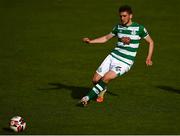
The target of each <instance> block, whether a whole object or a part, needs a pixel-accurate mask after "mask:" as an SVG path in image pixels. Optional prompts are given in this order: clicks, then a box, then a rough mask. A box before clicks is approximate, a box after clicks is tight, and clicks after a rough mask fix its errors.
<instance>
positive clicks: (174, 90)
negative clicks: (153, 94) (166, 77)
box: [156, 85, 180, 94]
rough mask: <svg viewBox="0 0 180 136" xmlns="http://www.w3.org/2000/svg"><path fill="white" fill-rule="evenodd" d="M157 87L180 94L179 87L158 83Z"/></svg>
mask: <svg viewBox="0 0 180 136" xmlns="http://www.w3.org/2000/svg"><path fill="white" fill-rule="evenodd" d="M156 88H159V89H162V90H165V91H168V92H172V93H177V94H180V90H179V89H175V88H173V87H171V86H165V85H158V86H156Z"/></svg>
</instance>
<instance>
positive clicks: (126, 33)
mask: <svg viewBox="0 0 180 136" xmlns="http://www.w3.org/2000/svg"><path fill="white" fill-rule="evenodd" d="M111 34H112V35H114V36H116V37H117V38H118V42H117V45H116V47H115V48H114V50H113V51H112V52H111V53H110V55H111V56H112V57H113V58H115V59H118V60H119V61H121V62H123V63H125V64H127V65H129V66H130V67H131V66H132V65H133V63H134V60H135V57H136V53H137V50H138V47H139V43H140V39H141V38H145V37H146V36H147V35H148V32H147V30H146V29H145V28H144V27H143V26H142V25H139V24H137V23H134V22H133V23H132V24H131V25H130V26H122V25H120V24H118V25H116V26H115V27H114V28H113V30H112V32H111ZM122 37H129V38H130V39H131V41H130V43H129V44H124V43H123V42H121V38H122Z"/></svg>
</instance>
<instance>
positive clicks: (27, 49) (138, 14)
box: [0, 0, 180, 134]
mask: <svg viewBox="0 0 180 136" xmlns="http://www.w3.org/2000/svg"><path fill="white" fill-rule="evenodd" d="M122 4H130V5H132V7H133V9H134V21H135V22H138V23H141V24H143V25H144V26H145V27H146V28H147V29H148V31H149V33H150V34H151V36H152V38H153V39H154V41H155V53H154V56H153V63H154V65H153V66H152V67H146V66H145V58H146V55H147V50H148V46H146V43H145V42H142V44H141V46H140V48H139V51H138V55H137V58H136V62H135V65H134V66H133V68H132V69H131V70H130V71H129V72H128V73H127V74H125V75H123V76H122V77H120V78H117V79H116V80H114V81H113V82H111V83H110V84H109V86H108V91H109V93H107V95H106V99H105V101H104V103H102V104H98V103H96V102H94V101H92V102H91V103H90V104H89V106H88V107H87V108H82V107H78V106H77V105H76V104H77V102H78V100H79V99H80V97H81V96H82V95H83V94H84V93H86V92H87V90H88V89H89V88H91V87H92V85H91V78H92V75H93V74H94V72H95V70H96V68H97V67H98V66H99V64H100V63H101V62H102V60H103V59H104V58H105V57H106V55H107V54H108V53H109V52H110V51H111V49H113V48H114V44H115V43H116V39H113V40H111V41H109V42H108V43H106V44H104V45H102V44H101V45H95V46H87V45H85V44H84V43H82V42H81V39H82V38H83V37H92V38H95V37H98V36H101V35H104V34H107V33H109V32H110V31H111V30H112V27H113V26H114V25H115V24H117V23H118V21H119V18H118V13H117V9H118V7H119V6H120V5H122ZM179 5H180V1H178V0H166V1H162V0H156V1H155V0H151V1H150V0H146V1H141V0H136V1H134V0H121V1H117V0H116V1H111V0H86V1H84V0H29V1H25V0H1V1H0V16H1V21H0V75H1V79H0V134H15V133H13V132H11V131H9V130H8V123H9V120H10V118H11V117H13V116H15V115H20V116H22V117H23V118H24V119H25V120H26V122H27V129H26V130H25V131H24V132H22V133H20V134H180V116H179V115H180V85H179V84H180V75H179V69H180V64H179V57H180V55H179V49H180V47H179V39H178V38H179V36H180V34H179V32H180V28H179V24H180V17H179V9H178V8H179Z"/></svg>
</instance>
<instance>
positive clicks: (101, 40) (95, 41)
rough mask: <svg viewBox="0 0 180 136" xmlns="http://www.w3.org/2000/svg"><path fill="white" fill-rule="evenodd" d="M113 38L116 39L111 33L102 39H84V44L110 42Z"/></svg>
mask: <svg viewBox="0 0 180 136" xmlns="http://www.w3.org/2000/svg"><path fill="white" fill-rule="evenodd" d="M112 37H114V35H113V34H112V33H109V34H107V35H104V36H102V37H99V38H95V39H90V38H83V42H85V43H105V42H107V41H108V40H110V39H111V38H112Z"/></svg>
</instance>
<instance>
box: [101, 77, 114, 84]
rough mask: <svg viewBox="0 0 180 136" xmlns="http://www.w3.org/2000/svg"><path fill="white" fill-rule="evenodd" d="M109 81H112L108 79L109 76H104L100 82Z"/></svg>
mask: <svg viewBox="0 0 180 136" xmlns="http://www.w3.org/2000/svg"><path fill="white" fill-rule="evenodd" d="M111 80H112V78H111V77H109V76H104V77H103V78H102V81H103V82H104V83H109V82H110V81H111Z"/></svg>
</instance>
